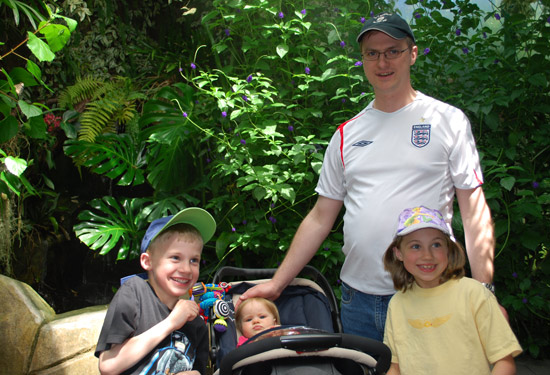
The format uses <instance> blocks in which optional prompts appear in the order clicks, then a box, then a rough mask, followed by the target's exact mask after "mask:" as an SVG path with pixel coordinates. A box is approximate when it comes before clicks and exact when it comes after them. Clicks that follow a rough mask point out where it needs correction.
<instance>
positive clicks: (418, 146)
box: [316, 92, 483, 295]
mask: <svg viewBox="0 0 550 375" xmlns="http://www.w3.org/2000/svg"><path fill="white" fill-rule="evenodd" d="M372 104H373V103H372V102H371V103H370V104H369V105H368V106H367V107H366V108H365V109H364V110H363V111H361V112H360V113H359V114H358V115H357V116H355V117H354V118H353V119H351V120H349V121H347V122H345V123H343V124H342V125H340V126H339V127H338V130H337V131H336V132H335V133H334V135H333V137H332V139H331V141H330V143H329V146H328V148H327V150H326V153H325V158H324V161H323V167H322V169H321V175H320V176H319V181H318V184H317V188H316V191H317V193H319V194H320V195H322V196H324V197H327V198H331V199H336V200H341V201H343V202H344V205H345V207H346V212H345V214H344V245H343V247H342V251H343V252H344V254H345V256H346V259H345V262H344V265H343V267H342V270H341V274H340V277H341V279H342V281H344V282H346V283H347V284H348V285H350V286H351V287H353V288H355V289H357V290H360V291H362V292H364V293H368V294H375V295H389V294H393V293H394V292H395V290H394V288H393V282H392V280H391V277H390V275H389V274H388V273H387V272H386V271H385V270H384V266H383V262H382V256H383V254H384V252H385V250H386V248H387V247H388V245H389V244H390V243H391V241H392V240H393V237H394V235H395V231H396V228H397V219H398V216H399V213H400V212H401V211H402V210H403V209H405V208H409V207H414V206H419V205H424V206H426V207H430V208H435V209H438V210H439V211H441V213H442V214H443V217H444V218H445V220H446V221H447V223H449V226H450V222H451V219H452V215H453V199H454V193H455V188H459V189H473V188H476V187H478V186H480V185H481V184H483V176H482V172H481V167H480V162H479V155H478V152H477V149H476V145H475V140H474V137H473V135H472V131H471V127H470V122H469V121H468V118H467V117H466V116H465V115H464V113H463V112H462V111H461V110H459V109H458V108H456V107H453V106H451V105H449V104H446V103H443V102H441V101H439V100H436V99H434V98H431V97H429V96H426V95H424V94H422V93H420V92H417V95H416V98H415V99H414V101H413V102H412V103H410V104H408V105H406V106H405V107H403V108H401V109H399V110H398V111H396V112H393V113H386V112H382V111H379V110H377V109H375V108H373V106H372Z"/></svg>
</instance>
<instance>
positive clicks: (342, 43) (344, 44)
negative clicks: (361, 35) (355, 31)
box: [340, 40, 346, 48]
mask: <svg viewBox="0 0 550 375" xmlns="http://www.w3.org/2000/svg"><path fill="white" fill-rule="evenodd" d="M345 46H346V42H344V41H343V40H342V41H341V42H340V47H342V48H344V47H345Z"/></svg>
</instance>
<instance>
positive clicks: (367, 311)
mask: <svg viewBox="0 0 550 375" xmlns="http://www.w3.org/2000/svg"><path fill="white" fill-rule="evenodd" d="M340 289H341V290H342V301H341V302H342V303H341V304H340V317H341V319H342V327H343V329H344V333H350V334H353V335H359V336H364V337H368V338H371V339H374V340H378V341H383V340H384V325H385V324H386V314H387V312H388V304H389V303H390V299H391V297H392V296H393V295H389V296H375V295H372V294H365V293H362V292H360V291H358V290H355V289H353V288H352V287H350V286H349V285H347V284H346V283H342V285H341V287H340Z"/></svg>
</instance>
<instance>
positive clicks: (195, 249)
mask: <svg viewBox="0 0 550 375" xmlns="http://www.w3.org/2000/svg"><path fill="white" fill-rule="evenodd" d="M201 253H202V241H200V240H197V239H196V238H194V237H193V236H191V235H186V234H181V233H171V234H169V235H167V236H166V237H164V238H162V239H160V238H159V243H158V246H156V248H155V249H154V250H153V251H152V252H151V253H149V252H147V253H144V254H142V267H143V268H144V269H145V270H147V271H148V274H149V283H150V284H151V286H152V287H153V290H154V291H155V293H156V294H157V296H158V297H159V299H160V300H161V301H162V302H163V303H164V304H166V305H167V306H168V307H169V308H172V307H173V306H174V305H175V304H176V302H177V300H178V299H179V298H180V297H181V296H184V295H186V294H187V293H188V291H189V289H191V288H192V287H193V285H194V284H195V283H196V282H197V280H198V278H199V271H200V260H201Z"/></svg>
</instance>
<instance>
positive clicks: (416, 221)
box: [396, 206, 452, 237]
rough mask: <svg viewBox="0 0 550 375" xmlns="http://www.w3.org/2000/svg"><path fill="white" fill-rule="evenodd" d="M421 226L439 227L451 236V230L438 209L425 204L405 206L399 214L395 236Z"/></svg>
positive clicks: (402, 234)
mask: <svg viewBox="0 0 550 375" xmlns="http://www.w3.org/2000/svg"><path fill="white" fill-rule="evenodd" d="M422 228H434V229H439V230H440V231H442V232H443V233H445V234H446V235H448V236H451V237H452V233H451V230H450V228H449V226H448V225H447V223H446V222H445V220H444V219H443V215H442V214H441V212H439V211H438V210H434V209H431V208H428V207H425V206H418V207H413V208H407V209H405V210H403V212H401V214H400V215H399V224H398V225H397V233H396V235H397V236H404V235H406V234H409V233H411V232H414V231H416V230H419V229H422Z"/></svg>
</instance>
